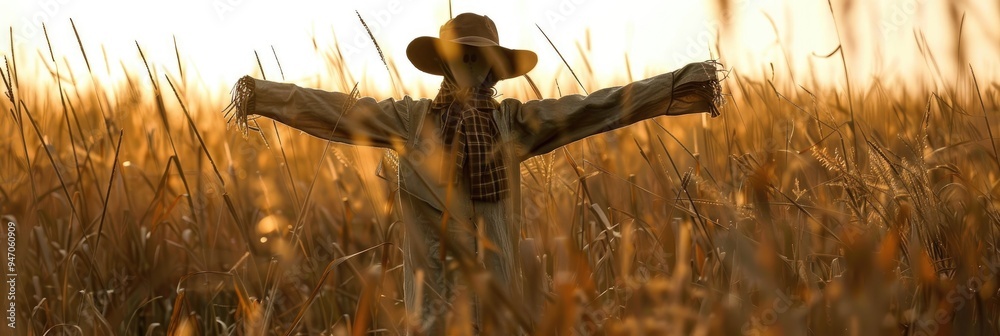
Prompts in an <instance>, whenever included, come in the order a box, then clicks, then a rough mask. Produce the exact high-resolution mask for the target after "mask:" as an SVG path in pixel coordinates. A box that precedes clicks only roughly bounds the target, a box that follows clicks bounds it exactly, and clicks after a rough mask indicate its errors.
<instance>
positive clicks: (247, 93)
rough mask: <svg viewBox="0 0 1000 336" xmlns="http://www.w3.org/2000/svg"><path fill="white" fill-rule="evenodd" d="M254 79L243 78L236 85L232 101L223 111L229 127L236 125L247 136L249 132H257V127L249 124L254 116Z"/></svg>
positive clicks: (232, 92)
mask: <svg viewBox="0 0 1000 336" xmlns="http://www.w3.org/2000/svg"><path fill="white" fill-rule="evenodd" d="M254 88H255V85H254V79H253V78H252V77H250V76H243V78H240V80H239V81H238V82H236V85H235V86H233V90H232V91H231V92H230V93H231V94H232V100H231V101H230V102H229V105H228V106H226V108H225V109H223V110H222V112H223V113H225V118H226V125H227V127H228V126H230V125H232V124H234V123H235V124H236V128H237V129H239V130H240V132H242V133H243V136H244V137H245V136H247V132H248V130H254V131H257V129H256V127H253V126H250V124H249V122H250V120H252V119H253V117H251V115H253V114H254Z"/></svg>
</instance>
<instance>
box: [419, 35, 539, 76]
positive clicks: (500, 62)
mask: <svg viewBox="0 0 1000 336" xmlns="http://www.w3.org/2000/svg"><path fill="white" fill-rule="evenodd" d="M462 46H471V47H476V48H479V51H480V53H481V54H482V55H483V56H485V57H486V59H487V60H488V62H489V63H490V64H491V65H492V66H493V74H494V75H495V76H496V77H497V80H502V79H509V78H514V77H517V76H521V75H524V74H526V73H528V71H531V69H533V68H534V67H535V65H536V64H538V55H536V54H535V53H534V52H531V51H529V50H520V49H509V48H504V47H501V46H500V45H498V44H496V43H495V42H493V41H491V40H489V39H486V38H482V37H478V36H466V37H461V38H457V39H454V40H442V39H440V38H437V37H431V36H421V37H418V38H415V39H413V41H412V42H410V45H409V46H407V47H406V58H408V59H410V63H413V66H415V67H417V69H419V70H420V71H423V72H426V73H429V74H432V75H437V76H444V69H442V68H441V66H442V65H443V64H445V61H444V57H443V56H442V54H446V53H448V52H449V51H453V50H460V49H461V48H462Z"/></svg>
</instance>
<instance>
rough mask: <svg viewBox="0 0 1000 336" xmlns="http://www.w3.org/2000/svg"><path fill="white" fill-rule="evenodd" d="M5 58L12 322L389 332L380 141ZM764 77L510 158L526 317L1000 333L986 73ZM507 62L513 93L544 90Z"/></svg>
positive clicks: (698, 329)
mask: <svg viewBox="0 0 1000 336" xmlns="http://www.w3.org/2000/svg"><path fill="white" fill-rule="evenodd" d="M80 44H81V50H84V48H83V42H81V43H80ZM137 47H138V46H137ZM582 51H583V49H581V52H582ZM140 52H141V49H140ZM177 54H178V60H177V62H178V63H177V64H178V66H179V65H180V64H181V62H180V58H181V57H180V51H178V52H177ZM323 55H324V57H327V60H328V61H329V62H328V64H329V66H330V68H329V69H328V70H329V71H330V73H338V71H340V70H343V69H344V67H343V59H342V57H341V56H339V55H340V54H339V52H336V51H330V52H323ZM13 56H14V54H13V53H12V54H11V55H8V56H7V59H6V66H5V67H4V69H3V71H0V72H2V74H3V77H4V84H5V86H6V90H5V91H6V92H8V94H9V95H8V98H9V99H6V100H4V101H2V102H0V107H2V110H3V111H5V112H8V113H6V115H5V116H4V117H3V120H4V122H3V123H2V124H0V130H2V131H3V133H4V134H7V135H8V136H7V139H9V141H4V142H2V145H0V146H2V148H0V150H2V151H3V153H4V154H3V156H2V157H0V166H2V167H3V172H2V174H3V175H2V177H3V180H2V182H3V183H2V185H0V188H2V189H0V196H2V203H0V206H2V208H0V213H2V214H3V215H4V216H5V217H4V218H5V219H6V220H8V221H14V222H16V223H17V224H18V226H17V228H18V231H17V244H18V250H17V251H18V255H17V267H18V269H17V272H18V274H19V278H18V290H19V292H18V296H17V299H16V303H17V306H18V321H19V323H21V324H20V325H19V328H20V331H22V332H24V331H28V332H29V333H30V334H38V335H41V334H46V333H50V334H81V335H95V334H98V335H99V334H162V333H164V332H170V333H175V334H203V335H217V334H278V333H285V332H291V333H302V334H355V335H358V334H365V333H377V334H397V333H400V332H402V330H403V329H402V328H404V324H403V318H404V313H403V307H402V291H401V281H402V271H403V270H402V267H401V266H400V263H401V260H402V257H401V252H400V249H399V248H398V247H397V246H398V245H393V244H391V243H392V242H396V241H398V240H399V235H400V234H401V231H400V226H399V225H397V224H396V222H395V220H396V219H395V218H394V217H392V216H391V214H390V212H389V208H390V204H389V202H388V200H390V199H391V197H390V196H389V195H388V194H387V193H386V190H387V185H386V182H385V181H383V180H381V179H378V178H376V177H375V176H374V174H373V172H374V171H375V164H376V163H377V159H378V158H379V155H380V154H381V151H379V150H371V149H365V148H357V147H351V146H346V145H340V144H332V145H331V144H327V143H324V142H322V141H320V140H318V139H315V138H311V137H309V136H306V135H304V134H300V133H298V132H296V131H294V130H290V129H288V128H287V127H285V126H282V125H280V124H276V123H272V122H269V121H265V122H263V123H261V124H260V125H258V126H259V130H260V133H259V134H260V136H256V135H255V136H252V137H250V138H249V139H244V138H242V137H241V136H240V134H239V132H235V131H225V128H226V126H225V120H223V118H222V117H221V115H220V113H219V110H220V109H221V108H222V107H223V106H224V103H222V100H223V99H224V98H225V97H226V95H225V94H224V93H222V92H218V93H217V95H216V96H217V97H216V98H215V99H209V100H205V99H203V98H202V97H201V96H199V94H198V93H197V91H198V89H197V87H200V86H203V85H204V83H197V82H196V81H194V80H191V79H190V78H188V77H186V76H185V74H184V73H183V71H180V69H179V67H178V69H177V71H168V73H165V74H164V73H157V70H156V69H169V67H160V68H158V67H156V66H148V65H147V67H146V68H144V69H143V68H140V69H126V73H127V74H128V75H127V78H126V79H125V80H123V81H121V82H120V83H116V84H106V83H100V82H98V81H97V80H95V79H93V78H94V77H93V75H92V72H91V70H90V69H87V70H88V72H91V75H89V76H90V78H80V77H79V76H80V75H79V74H76V75H74V74H72V73H71V72H72V71H73V70H77V69H65V68H60V67H59V66H58V65H57V64H65V63H57V62H56V60H57V59H56V57H55V56H56V55H54V54H52V53H51V51H49V52H48V55H46V56H49V57H48V59H46V60H44V61H46V62H48V63H49V64H50V65H51V66H50V67H49V69H50V70H51V75H52V76H53V78H63V80H60V81H58V82H56V83H58V85H42V84H36V83H35V82H36V81H35V80H33V79H32V78H31V76H29V75H25V74H20V76H18V73H17V71H16V69H17V65H16V64H15V59H14V58H13ZM16 56H17V57H18V60H20V59H21V58H23V57H30V55H29V54H28V53H18V54H16ZM73 57H77V56H73ZM84 57H85V56H84ZM834 57H838V56H834ZM143 62H146V60H145V58H144V57H143ZM147 64H149V63H148V62H147ZM391 64H392V63H391V62H390V63H387V66H388V67H392V66H391ZM845 64H846V62H845ZM88 66H89V61H88ZM588 66H589V65H588ZM623 66H625V65H624V64H623ZM845 73H846V72H845ZM258 75H259V74H258ZM84 76H88V75H87V74H85V75H84ZM768 77H769V78H771V79H769V80H758V79H754V78H757V77H755V76H744V75H743V74H741V73H739V72H732V73H731V74H730V77H729V79H728V80H727V81H726V82H724V85H725V88H724V89H725V91H726V92H728V93H730V94H731V97H729V99H728V104H727V105H726V106H725V109H724V111H723V114H722V117H720V118H717V119H712V120H709V121H708V122H704V121H703V120H701V119H699V117H697V116H693V117H682V118H657V119H654V120H651V121H645V122H642V123H639V124H637V125H634V126H632V127H628V128H626V129H622V130H618V131H613V132H610V133H608V134H605V135H601V136H597V137H591V138H588V139H586V140H583V141H580V142H578V143H575V144H572V145H570V146H568V147H566V148H565V149H560V150H557V151H556V152H554V153H552V154H548V155H543V156H540V157H536V158H533V159H531V160H529V161H527V162H526V163H525V164H524V165H522V174H523V175H524V177H523V185H522V189H523V190H524V199H523V200H522V204H523V207H524V216H525V218H526V223H527V226H526V227H525V228H524V230H523V232H522V235H523V236H524V237H525V238H530V239H531V241H532V242H533V244H534V245H533V246H534V248H526V249H525V250H524V251H523V255H525V256H526V257H525V259H526V260H535V261H536V263H527V264H526V266H525V276H526V277H528V278H529V279H533V281H534V283H537V284H538V286H537V287H535V288H528V289H527V290H528V291H529V293H530V294H529V295H526V297H525V298H524V300H525V301H532V300H534V301H533V302H540V303H541V304H543V305H544V309H543V310H544V313H543V315H542V317H541V318H540V319H539V323H538V324H537V326H536V333H537V334H540V335H552V334H564V335H565V334H574V333H581V334H594V333H608V334H635V333H637V332H639V331H646V332H650V333H652V334H674V335H687V334H702V335H705V334H711V335H715V334H740V333H744V334H758V333H759V334H819V335H826V334H829V335H842V334H853V335H872V334H888V333H905V334H913V335H920V334H926V335H930V334H937V333H941V334H981V335H990V334H996V333H998V332H1000V297H998V289H1000V253H998V251H997V248H998V247H997V242H1000V232H998V230H997V224H998V223H1000V211H998V210H1000V187H998V184H1000V160H998V153H997V150H996V139H994V136H993V130H992V129H991V127H990V124H995V123H996V118H997V117H998V115H997V110H998V106H1000V85H998V83H997V82H996V81H995V80H996V79H990V78H975V77H974V76H973V73H972V69H970V73H969V74H968V76H963V77H961V78H963V79H962V80H960V81H959V82H957V83H953V85H951V86H949V87H946V88H933V87H932V86H931V85H928V86H927V88H926V89H924V90H921V91H919V92H903V91H900V90H893V89H892V88H889V87H885V86H883V85H881V84H880V83H878V82H876V83H875V84H873V85H871V86H869V87H852V88H851V89H850V91H849V94H846V95H845V94H844V92H841V91H838V90H834V89H832V88H828V87H824V86H822V85H817V84H803V83H794V82H792V81H791V79H789V78H784V77H781V76H780V74H779V76H777V77H770V76H768ZM536 79H537V78H536ZM38 82H42V81H40V80H38ZM81 82H83V83H86V82H91V83H92V84H93V85H82V84H81ZM566 83H567V82H564V83H563V84H566ZM317 84H318V85H321V86H322V87H323V88H325V89H328V90H341V91H350V90H351V89H352V87H353V80H352V79H351V78H350V77H349V75H348V76H330V77H326V78H325V80H324V83H317ZM369 84H371V83H369ZM538 84H541V85H540V86H541V87H542V89H543V91H542V92H547V94H548V96H555V95H557V94H558V93H557V91H556V89H555V87H552V88H551V89H548V90H545V87H546V86H547V83H544V82H538ZM400 85H402V84H400ZM521 86H522V87H523V89H522V90H521V91H520V92H507V94H506V95H507V96H515V97H519V98H521V99H531V98H533V97H534V96H535V94H534V93H532V90H531V89H529V88H528V86H527V85H521ZM532 86H533V85H532ZM548 86H551V85H548ZM564 86H566V85H564ZM81 87H83V88H85V89H78V88H81ZM594 87H599V86H598V85H594ZM361 92H362V93H363V94H364V93H365V92H367V93H369V94H371V95H379V92H378V91H377V90H374V89H371V88H370V87H369V88H367V89H366V88H362V90H361ZM534 92H538V90H537V89H535V90H534ZM265 140H266V143H265ZM969 287H971V288H973V290H971V291H970V290H968V288H969ZM528 303H530V302H528ZM489 306H490V305H488V304H487V307H489ZM451 321H452V322H453V323H454V328H455V329H454V330H461V329H460V328H461V324H462V321H463V320H462V318H461V315H457V316H455V317H454V318H452V319H451Z"/></svg>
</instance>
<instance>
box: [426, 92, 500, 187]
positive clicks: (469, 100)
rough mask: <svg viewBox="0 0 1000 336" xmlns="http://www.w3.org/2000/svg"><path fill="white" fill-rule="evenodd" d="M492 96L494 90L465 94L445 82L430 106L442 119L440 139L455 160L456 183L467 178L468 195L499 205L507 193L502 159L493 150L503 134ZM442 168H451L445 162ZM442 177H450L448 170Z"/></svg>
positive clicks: (495, 150)
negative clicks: (496, 118) (497, 202)
mask: <svg viewBox="0 0 1000 336" xmlns="http://www.w3.org/2000/svg"><path fill="white" fill-rule="evenodd" d="M493 92H494V91H493V88H492V87H480V88H472V89H464V90H463V89H459V88H458V87H457V86H456V85H455V84H454V83H451V82H450V81H448V80H444V81H443V82H442V83H441V91H439V92H438V95H437V97H435V98H434V103H433V104H432V105H431V109H432V110H433V111H435V112H436V113H437V114H438V116H439V120H438V122H439V124H438V126H439V127H438V135H439V136H441V138H442V139H443V140H444V143H445V145H446V147H448V148H450V149H451V151H452V152H451V153H453V154H454V158H455V160H456V162H455V166H454V167H456V169H455V170H454V171H453V173H452V175H453V176H454V181H455V182H459V181H461V179H462V178H467V179H468V182H469V194H470V196H471V197H472V199H473V200H476V201H490V202H496V201H499V200H501V199H503V197H504V196H506V193H507V175H506V171H505V170H504V168H505V167H504V162H503V158H502V155H501V154H500V152H499V151H498V150H497V149H496V148H495V146H494V145H495V142H496V141H497V140H499V138H500V131H499V129H498V128H497V124H496V121H495V120H493V111H495V110H496V109H497V107H498V106H499V104H498V103H497V101H496V100H494V99H493ZM456 140H457V141H456ZM445 157H451V156H445ZM443 167H452V165H451V164H450V163H449V162H445V163H444V165H443ZM442 173H443V174H448V169H442Z"/></svg>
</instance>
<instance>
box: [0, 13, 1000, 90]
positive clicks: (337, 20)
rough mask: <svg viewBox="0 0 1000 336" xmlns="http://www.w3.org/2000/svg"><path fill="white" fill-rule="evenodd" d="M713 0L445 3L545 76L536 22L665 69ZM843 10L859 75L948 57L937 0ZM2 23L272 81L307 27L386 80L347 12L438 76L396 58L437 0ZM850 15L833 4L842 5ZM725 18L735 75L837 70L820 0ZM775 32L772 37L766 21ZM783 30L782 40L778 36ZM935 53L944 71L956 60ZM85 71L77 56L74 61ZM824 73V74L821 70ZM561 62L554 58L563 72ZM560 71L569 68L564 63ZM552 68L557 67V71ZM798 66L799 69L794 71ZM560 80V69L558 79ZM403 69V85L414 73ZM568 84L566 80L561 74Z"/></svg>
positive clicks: (392, 51) (168, 63) (25, 44)
mask: <svg viewBox="0 0 1000 336" xmlns="http://www.w3.org/2000/svg"><path fill="white" fill-rule="evenodd" d="M715 3H716V1H709V2H697V1H689V0H684V1H640V0H616V1H600V0H531V1H528V0H525V1H508V2H486V1H468V0H465V1H462V0H455V1H454V2H453V6H454V12H455V13H460V12H467V11H468V12H476V13H480V14H486V15H488V16H490V17H491V18H492V19H493V20H494V21H495V22H496V23H497V26H498V28H499V30H500V36H501V44H503V45H505V46H508V47H511V48H522V49H530V50H533V51H535V52H537V53H538V54H539V56H540V62H539V65H538V67H537V68H536V69H535V70H534V71H533V72H531V73H530V74H531V75H532V76H534V77H537V78H549V77H546V76H551V74H553V73H554V72H555V71H556V70H558V69H561V68H563V69H564V68H565V66H564V65H563V64H562V62H561V61H560V60H559V59H558V57H557V56H556V54H555V52H554V51H553V50H552V48H551V46H549V45H548V42H547V41H545V39H544V37H543V36H542V35H541V33H539V31H538V29H537V28H536V27H535V25H536V24H537V25H539V26H540V27H541V28H542V29H544V30H545V32H546V33H547V34H548V35H549V36H550V37H551V38H552V39H553V41H554V42H555V43H556V45H557V46H558V47H559V49H560V50H561V51H562V52H563V54H564V55H565V56H566V58H567V59H568V60H569V62H570V63H571V64H572V65H573V66H574V70H576V71H577V72H578V73H579V72H582V71H583V68H584V65H583V64H582V62H581V53H580V52H579V51H578V49H577V47H576V43H584V40H585V36H586V32H587V30H588V28H589V30H590V34H591V43H592V44H591V50H590V51H589V52H587V53H586V57H587V59H588V60H589V61H590V62H591V64H593V72H594V74H593V78H594V79H595V80H596V82H599V83H601V82H607V81H620V80H621V79H622V78H624V76H625V62H624V60H625V57H624V55H625V54H626V53H628V55H629V58H630V60H631V62H632V74H633V76H635V77H642V76H644V75H651V74H653V73H659V72H665V71H669V70H671V69H673V68H676V67H679V66H680V65H682V64H683V63H686V62H691V61H699V60H704V59H708V58H709V57H711V56H712V55H711V54H710V47H711V48H712V49H713V50H714V45H715V42H716V36H717V35H718V33H719V31H720V27H719V24H718V21H717V20H716V17H718V16H717V15H715V14H714V13H715V10H716V5H715ZM833 3H834V6H835V7H836V8H837V10H838V11H839V12H841V13H838V15H841V16H843V17H839V18H838V21H839V22H838V23H839V27H840V29H841V37H842V38H843V39H844V40H845V41H846V42H848V43H847V45H848V47H849V49H848V54H847V56H848V61H849V62H850V63H851V65H850V66H851V68H852V72H853V73H854V74H855V75H857V76H858V77H859V78H862V79H859V80H863V78H865V77H867V76H870V75H871V74H875V73H893V72H896V73H898V72H903V73H905V72H907V71H913V70H912V69H919V71H921V72H923V71H924V69H926V66H925V62H924V60H925V58H924V57H922V56H921V55H920V54H919V51H918V50H917V49H916V47H915V46H916V44H915V43H914V32H915V31H921V32H923V33H924V34H925V36H926V38H927V39H928V41H929V42H928V43H929V45H930V47H929V49H930V50H934V51H935V52H936V53H937V54H938V55H935V56H936V57H938V58H939V61H940V60H942V59H944V60H947V59H949V58H950V57H951V56H952V55H955V54H956V52H955V47H954V41H953V40H954V39H953V37H954V36H955V32H954V31H953V29H951V28H949V27H948V24H947V21H945V20H942V19H941V17H943V15H941V14H942V13H945V12H946V11H945V6H944V4H948V3H950V2H948V1H944V0H940V1H939V0H883V1H853V2H852V3H853V4H854V5H853V6H855V8H854V9H853V10H850V11H848V10H847V9H846V5H845V1H833ZM955 3H958V4H959V5H958V6H959V7H960V11H965V12H967V13H968V16H967V18H966V24H965V36H966V39H967V40H966V41H964V43H967V44H970V45H975V46H976V47H975V49H974V50H975V51H976V52H970V53H969V54H968V55H969V60H968V62H970V63H972V64H973V65H974V66H976V67H977V71H979V72H982V73H983V74H985V75H987V76H992V77H993V78H996V75H997V74H998V73H1000V70H998V69H1000V67H998V61H997V59H1000V57H997V55H1000V22H998V21H1000V20H998V19H997V18H998V17H1000V5H998V4H997V2H996V1H956V2H955ZM0 8H3V10H2V11H0V26H2V27H5V28H6V27H13V29H14V38H15V41H17V42H18V54H17V56H18V57H19V58H20V59H19V63H20V64H21V65H22V66H29V65H27V64H29V63H32V62H34V63H37V62H38V61H39V60H40V59H41V57H40V56H39V55H40V51H43V50H44V53H45V55H47V53H48V52H47V50H46V49H44V48H45V39H44V35H43V33H42V29H41V23H42V22H44V23H45V24H46V27H47V28H48V31H49V35H50V37H51V38H52V42H53V47H54V50H55V53H56V57H57V58H62V57H66V59H67V60H68V61H69V62H71V64H75V65H74V69H78V68H77V67H78V66H82V64H83V63H82V57H81V55H80V50H79V47H78V46H77V43H76V39H75V37H74V35H73V30H72V28H71V27H70V24H69V19H70V18H73V20H74V21H75V23H76V26H77V28H78V29H79V31H80V37H81V38H82V40H83V42H84V47H85V48H86V50H87V52H88V56H89V57H90V62H91V65H92V66H93V67H94V68H95V72H98V73H101V72H107V70H106V69H105V65H104V62H103V59H102V57H101V52H102V46H103V47H104V50H105V51H106V52H107V54H108V58H109V59H110V61H111V68H112V69H111V72H112V77H114V75H113V73H114V72H115V71H118V72H120V71H121V70H120V68H121V67H120V66H119V65H117V63H118V61H119V60H121V61H124V62H126V63H129V64H132V62H136V61H137V60H138V53H137V51H136V47H135V43H136V41H138V43H139V44H140V45H141V46H142V47H143V49H144V51H146V52H147V57H149V58H150V60H151V62H153V63H154V64H155V65H156V66H158V67H159V68H160V69H162V70H163V71H165V72H176V61H175V59H174V52H173V40H172V38H173V37H174V36H176V39H177V41H178V44H179V48H180V52H181V54H182V57H183V58H184V59H185V61H186V62H189V63H190V64H192V65H193V66H195V67H197V70H198V74H199V75H200V76H201V77H202V78H203V79H204V80H205V81H206V82H207V83H218V85H220V86H222V85H228V83H231V82H233V81H234V80H235V79H236V78H238V77H239V76H241V75H243V74H246V73H250V72H252V71H254V70H255V69H256V67H257V65H256V61H255V60H254V56H253V52H254V51H255V50H256V51H258V52H260V53H261V55H262V58H263V61H264V67H265V69H266V70H267V71H268V72H270V73H269V74H268V75H270V76H271V78H269V79H277V77H278V74H277V68H276V66H275V65H274V62H273V56H272V55H271V49H270V48H271V47H272V46H273V47H274V48H275V50H276V51H277V54H278V57H279V59H280V60H281V62H282V66H283V68H284V71H285V74H286V76H287V77H288V80H290V81H295V80H297V79H304V78H307V77H310V76H314V75H315V74H316V72H317V71H318V69H322V62H323V60H322V58H321V57H320V56H319V55H318V54H317V53H316V52H314V50H313V46H312V41H311V38H312V37H313V36H315V37H316V38H317V42H318V43H319V44H320V46H321V48H322V47H328V46H330V45H331V44H332V42H333V39H334V37H336V39H337V40H339V42H340V46H341V48H342V49H343V50H344V52H345V57H346V59H347V61H348V64H349V66H350V70H351V71H352V72H353V73H355V75H356V76H361V74H368V75H367V76H364V78H365V79H366V80H368V81H385V82H388V76H387V75H385V69H384V67H383V66H382V64H381V61H380V60H379V58H378V53H377V52H376V51H375V49H374V47H373V45H372V43H371V42H370V40H369V39H368V36H367V33H366V32H365V31H364V28H363V27H362V26H361V24H360V22H359V21H358V18H357V16H356V14H355V10H357V11H358V12H360V13H361V15H362V16H363V17H364V18H365V20H366V21H367V23H368V25H369V26H370V27H371V28H372V29H373V33H374V34H375V37H376V39H377V40H378V42H379V43H380V46H381V47H382V50H383V51H384V52H385V54H386V56H387V57H388V58H390V59H393V60H395V62H396V63H397V65H399V70H400V72H401V73H402V75H403V76H404V77H405V78H414V79H415V80H416V81H417V82H427V83H432V82H436V81H437V80H438V79H436V78H435V77H433V76H429V75H423V74H421V73H420V72H418V71H417V70H416V69H414V68H413V67H412V66H411V65H409V63H408V62H407V61H406V56H405V48H406V45H407V43H409V41H410V40H412V39H413V38H414V37H417V36H423V35H429V36H436V35H437V33H438V27H439V26H440V25H441V24H442V23H443V22H444V21H445V20H446V19H447V18H448V2H447V1H440V0H435V1H426V0H417V1H401V0H388V1H382V0H379V1H313V0H310V1H306V0H298V1H283V2H278V1H261V0H176V1H169V2H167V1H148V0H144V1H135V0H133V1H126V0H90V1H81V0H38V1H22V0H0ZM848 12H849V13H850V14H844V13H848ZM723 17H724V18H729V19H731V21H732V22H733V25H732V26H729V28H728V29H724V30H722V32H723V38H722V42H723V49H724V51H725V52H724V54H725V55H724V56H725V57H724V59H723V60H724V61H726V62H727V64H728V65H730V66H733V67H736V68H737V69H738V70H740V71H741V72H742V73H760V72H763V71H764V70H765V69H768V70H767V71H770V70H769V63H771V62H775V63H776V66H777V67H778V68H780V69H786V67H785V66H784V64H785V63H784V62H785V61H784V54H788V55H790V58H792V59H793V62H792V63H793V64H795V67H796V69H800V68H802V67H805V66H808V65H810V64H812V65H813V66H815V67H816V68H815V69H816V72H818V73H821V74H823V77H829V78H830V80H831V81H834V82H836V78H838V77H840V74H841V73H840V72H839V71H840V70H839V68H838V67H839V66H840V59H839V57H835V58H833V59H822V58H819V57H816V56H814V55H815V54H826V53H829V52H830V51H832V50H834V49H835V48H836V46H837V41H838V39H837V31H836V29H835V28H834V27H835V26H834V22H833V19H832V18H831V15H830V11H829V9H828V7H827V1H826V0H822V1H819V0H800V1H779V0H736V1H734V2H733V5H732V7H731V10H730V12H729V14H728V15H725V16H723ZM772 22H773V24H774V27H776V28H777V29H778V31H779V34H778V35H775V33H774V29H773V28H772ZM0 35H2V36H0V43H3V47H0V50H2V52H0V53H2V54H3V55H9V54H10V51H9V45H10V36H9V35H8V33H7V32H6V31H5V32H4V33H3V34H0ZM778 39H780V40H781V41H782V46H783V47H784V48H780V47H779V46H778V45H777V44H776V41H777V40H778ZM942 63H946V64H945V65H942V68H944V70H943V71H945V72H954V71H955V69H956V68H957V65H956V64H954V63H956V62H953V61H952V62H947V61H942ZM79 69H85V66H84V67H83V68H79ZM827 72H829V73H830V74H829V75H825V74H826V73H827ZM565 73H566V71H565V70H562V72H561V74H565ZM567 76H568V75H567ZM562 77H563V76H562V75H561V76H560V78H562ZM797 77H801V75H799V76H797ZM560 81H561V80H560ZM412 82H413V81H411V82H410V83H412ZM570 84H571V83H565V85H570Z"/></svg>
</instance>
